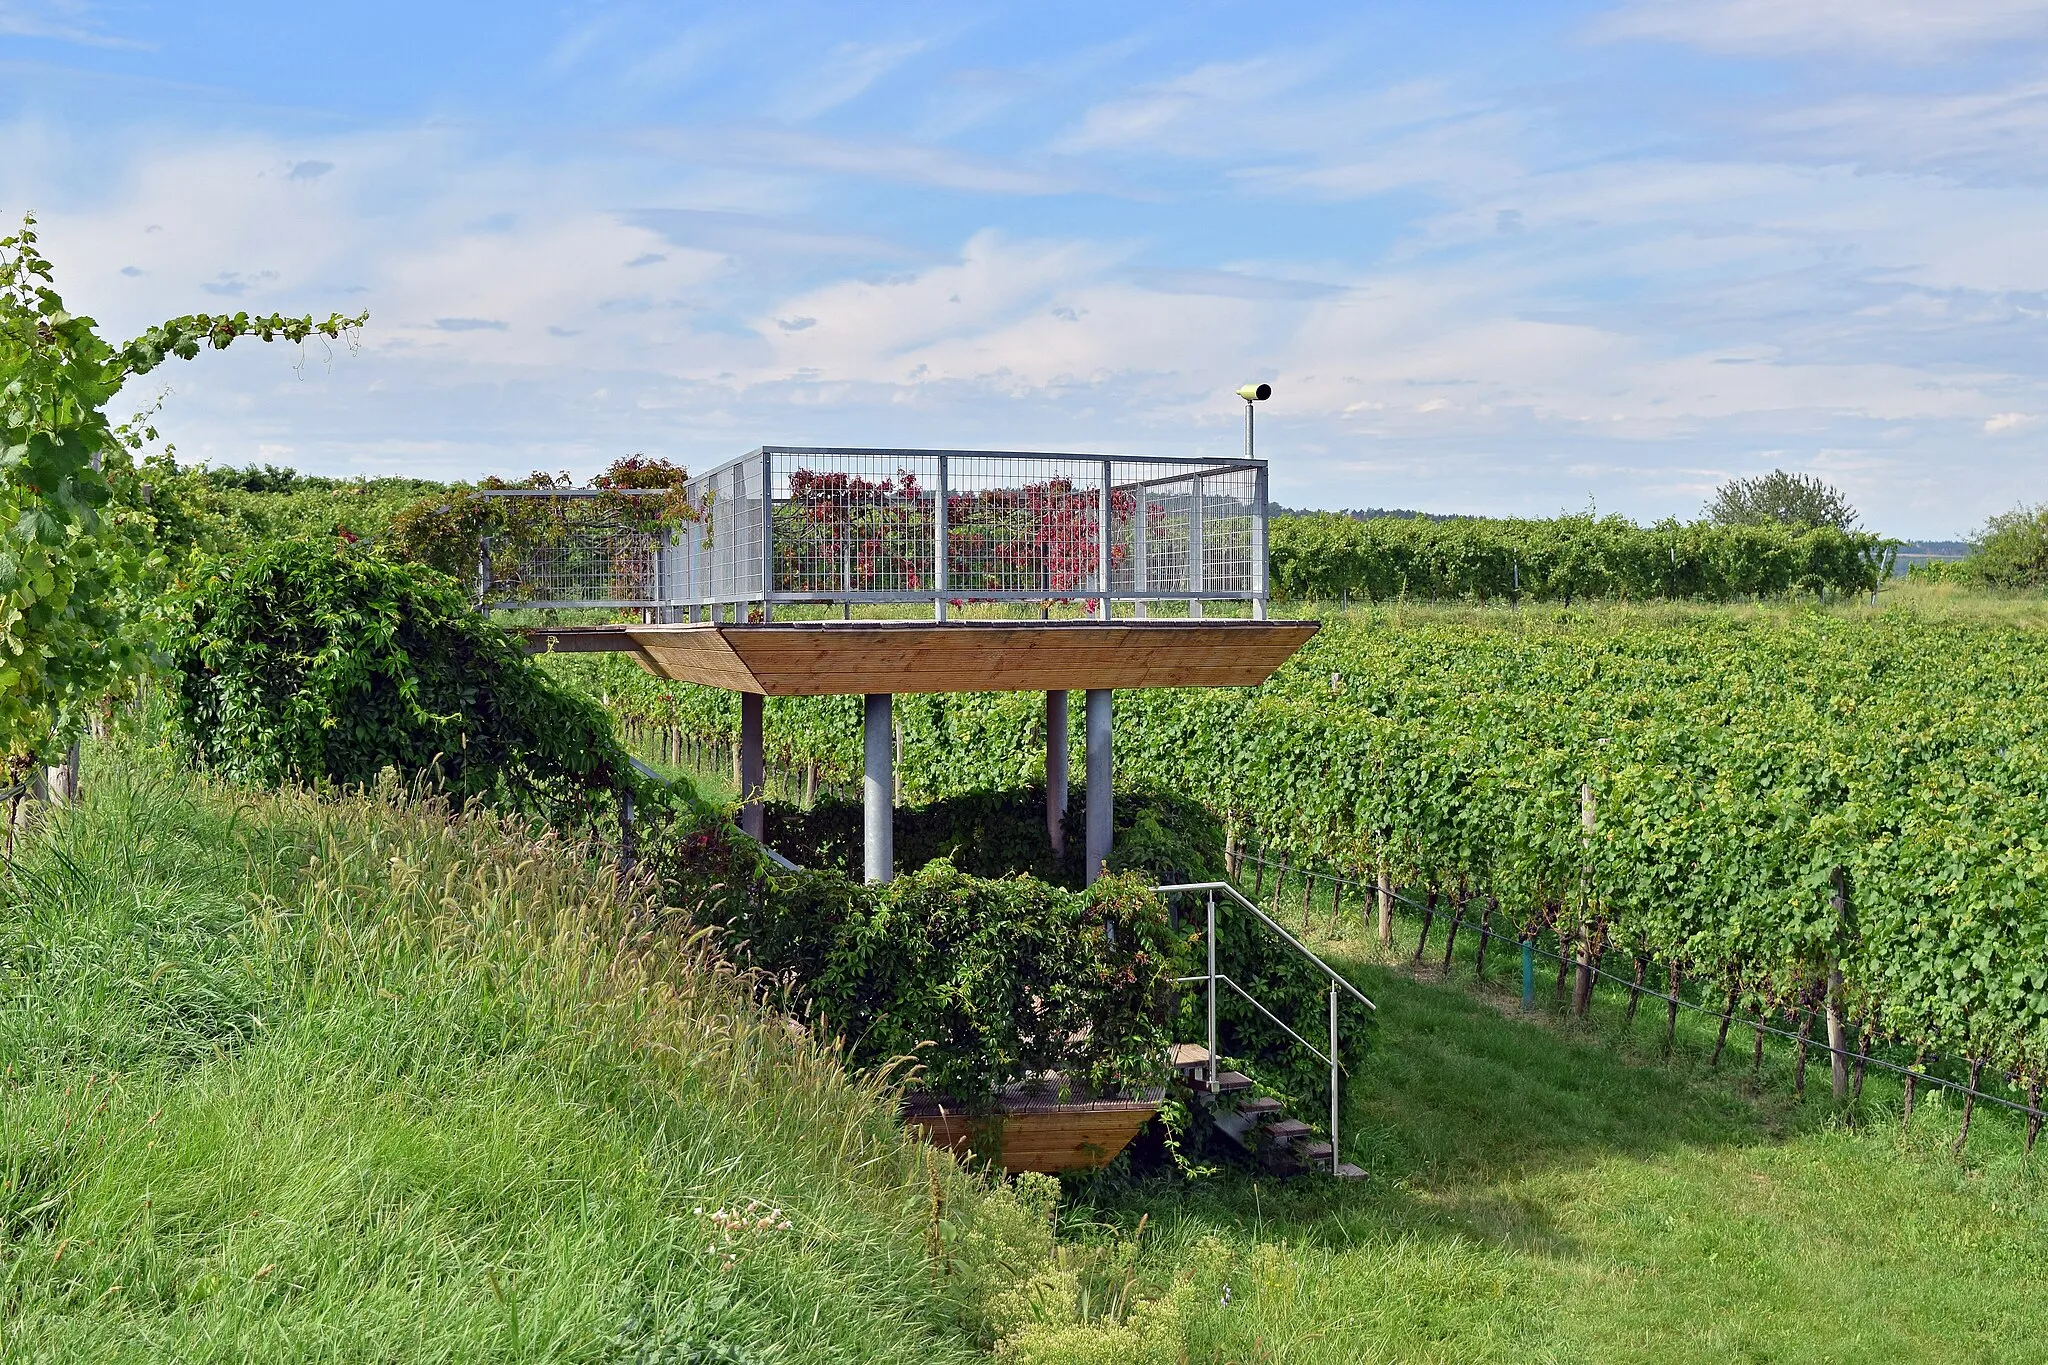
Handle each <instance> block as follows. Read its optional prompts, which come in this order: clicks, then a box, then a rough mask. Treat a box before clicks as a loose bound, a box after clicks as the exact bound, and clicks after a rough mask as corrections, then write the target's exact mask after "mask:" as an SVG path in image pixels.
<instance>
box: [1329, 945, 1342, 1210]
mask: <svg viewBox="0 0 2048 1365" xmlns="http://www.w3.org/2000/svg"><path fill="white" fill-rule="evenodd" d="M1340 1160H1341V1158H1340V1157H1338V1155H1337V987H1336V986H1335V985H1334V984H1332V985H1331V987H1330V1174H1331V1175H1335V1174H1336V1173H1337V1166H1338V1163H1339V1161H1340Z"/></svg>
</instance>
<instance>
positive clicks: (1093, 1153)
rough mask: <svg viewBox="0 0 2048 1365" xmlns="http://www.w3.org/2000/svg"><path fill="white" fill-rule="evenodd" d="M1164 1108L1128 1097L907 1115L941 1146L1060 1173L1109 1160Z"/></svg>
mask: <svg viewBox="0 0 2048 1365" xmlns="http://www.w3.org/2000/svg"><path fill="white" fill-rule="evenodd" d="M1158 1112H1159V1106H1158V1104H1157V1103H1152V1102H1132V1101H1124V1102H1117V1103H1101V1104H1074V1105H1056V1106H1055V1105H1047V1106H1044V1107H1043V1108H1042V1109H1038V1110H1035V1111H1033V1112H1027V1113H1015V1114H999V1115H994V1116H991V1117H984V1118H969V1117H966V1116H964V1115H960V1114H949V1113H933V1114H923V1113H913V1114H908V1115H905V1118H904V1121H905V1122H906V1123H908V1124H909V1125H910V1126H911V1127H913V1128H916V1129H918V1130H919V1131H920V1132H921V1133H922V1134H923V1136H924V1139H925V1141H927V1142H929V1143H931V1144H932V1145H933V1146H935V1147H945V1148H949V1149H951V1150H953V1151H956V1152H961V1153H972V1154H973V1155H976V1156H980V1157H984V1158H986V1159H987V1160H989V1161H991V1162H993V1163H994V1164H995V1165H997V1166H1000V1167H1002V1168H1003V1169H1004V1170H1006V1171H1011V1172H1016V1171H1045V1172H1048V1173H1056V1172H1059V1171H1087V1170H1098V1169H1100V1168H1101V1167H1103V1166H1107V1165H1108V1164H1109V1163H1110V1161H1111V1160H1112V1159H1113V1158H1114V1157H1115V1156H1116V1154H1117V1153H1118V1152H1121V1151H1122V1150H1123V1149H1124V1148H1126V1147H1128V1146H1129V1145H1130V1143H1131V1139H1132V1138H1134V1137H1136V1136H1137V1135H1138V1130H1139V1129H1140V1128H1143V1127H1144V1126H1145V1123H1146V1121H1147V1120H1148V1119H1150V1118H1151V1117H1152V1116H1153V1115H1154V1114H1156V1113H1158Z"/></svg>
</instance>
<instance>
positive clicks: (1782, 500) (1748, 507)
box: [1706, 469, 1858, 531]
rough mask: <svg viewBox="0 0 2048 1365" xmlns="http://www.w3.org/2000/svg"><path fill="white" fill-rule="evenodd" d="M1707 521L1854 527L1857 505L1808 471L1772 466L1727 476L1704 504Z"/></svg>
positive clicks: (1844, 528)
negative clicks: (1793, 471)
mask: <svg viewBox="0 0 2048 1365" xmlns="http://www.w3.org/2000/svg"><path fill="white" fill-rule="evenodd" d="M1706 516H1707V519H1708V520H1709V521H1713V522H1718V523H1720V524H1721V525H1723V526H1763V525H1767V524H1769V523H1771V522H1778V523H1781V524H1782V525H1786V526H1832V527H1834V528H1835V529H1836V530H1838V531H1853V530H1855V529H1856V523H1857V520H1858V517H1857V512H1856V509H1855V508H1854V507H1853V506H1851V505H1850V503H1849V500H1848V498H1846V497H1844V496H1843V495H1842V492H1841V490H1840V489H1838V488H1836V487H1834V485H1832V484H1828V483H1824V482H1822V481H1821V480H1819V479H1817V478H1815V477H1813V476H1812V475H1811V474H1787V473H1786V472H1785V471H1784V470H1782V469H1773V470H1772V471H1771V472H1770V473H1768V474H1760V475H1757V476H1755V477H1753V478H1747V479H1730V480H1729V481H1728V482H1726V483H1724V484H1722V485H1721V487H1720V490H1719V491H1718V492H1716V493H1715V494H1714V497H1713V500H1712V501H1710V502H1709V503H1708V504H1707V506H1706Z"/></svg>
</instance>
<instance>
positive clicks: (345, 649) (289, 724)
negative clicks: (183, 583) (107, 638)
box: [170, 537, 634, 821]
mask: <svg viewBox="0 0 2048 1365" xmlns="http://www.w3.org/2000/svg"><path fill="white" fill-rule="evenodd" d="M170 659H171V663H172V665H173V669H174V674H173V678H172V686H173V698H174V705H175V708H176V711H177V716H178V719H179V722H180V728H181V730H182V731H183V733H184V735H185V736H186V740H187V743H188V744H189V746H190V748H191V750H192V751H193V753H194V755H195V756H196V757H197V758H198V759H199V760H200V761H201V762H203V763H205V764H207V765H208V766H211V767H213V768H216V769H218V770H220V771H222V772H225V773H226V774H228V775H229V776H231V777H235V778H239V779H242V780H245V781H255V782H264V783H275V782H284V781H302V782H316V783H317V782H333V783H337V784H342V785H367V784H369V783H372V782H374V781H375V780H376V779H377V776H378V774H379V773H380V772H381V771H382V770H383V769H385V768H387V767H389V768H394V769H396V770H397V771H398V772H399V773H400V774H401V775H402V776H404V777H405V778H407V779H412V778H415V777H418V776H420V775H423V774H424V775H427V776H429V777H430V778H431V779H433V780H434V782H435V785H437V786H439V787H441V788H442V789H444V790H446V791H447V792H448V793H449V794H450V795H452V796H454V797H456V798H457V799H458V800H486V801H490V802H492V803H493V804H496V805H500V806H504V807H509V808H512V809H516V810H521V811H525V812H528V813H532V814H536V815H543V816H546V817H548V818H551V819H554V820H558V821H559V820H564V819H581V818H587V817H589V816H591V815H592V814H594V813H596V812H597V811H599V810H601V809H603V808H605V807H606V806H607V805H608V804H609V798H610V797H611V796H612V795H613V794H615V793H618V792H620V791H624V790H628V789H630V788H631V787H632V786H633V784H634V778H633V775H632V771H631V761H630V760H629V759H628V758H627V756H626V754H625V752H624V750H623V749H621V748H620V746H619V743H618V740H617V738H616V737H615V735H614V734H613V730H612V724H611V721H610V719H609V718H608V717H607V716H606V715H605V713H604V711H603V709H602V708H601V707H599V706H598V705H597V704H596V703H595V702H593V701H590V700H589V699H587V698H584V697H581V696H577V695H574V694H572V693H570V692H569V691H568V690H567V689H565V688H563V687H561V686H560V685H559V684H557V683H556V682H555V681H554V680H553V679H551V678H550V677H548V675H547V674H545V673H543V672H542V671H541V670H540V669H538V668H536V667H534V665H533V664H532V663H530V662H529V661H528V659H527V657H526V651H525V647H524V646H523V645H522V644H521V643H520V642H519V641H518V640H517V639H515V638H514V637H513V636H511V635H509V634H507V633H506V632H505V631H503V630H500V629H499V628H498V627H496V626H494V625H492V624H491V623H490V622H488V621H486V620H485V619H484V618H483V617H482V616H480V615H479V614H478V613H477V611H476V610H475V608H474V607H473V606H472V604H471V603H470V601H469V599H468V597H467V595H466V594H465V593H464V591H463V590H462V588H461V587H460V586H459V585H457V584H456V583H455V582H454V581H453V580H451V579H449V578H447V577H446V576H444V575H442V574H440V573H437V572H435V571H434V570H432V569H430V568H427V567H425V566H423V565H417V564H399V563H395V562H392V561H391V560H388V559H386V558H384V557H383V556H381V555H379V554H377V553H374V552H372V551H370V550H368V549H366V548H363V547H360V546H353V545H349V544H347V543H344V542H341V541H339V540H337V539H336V538H333V537H326V538H322V539H317V540H316V539H310V538H309V539H301V540H291V541H279V542H273V543H271V544H269V545H266V546H264V547H263V548H262V549H261V550H259V551H258V552H257V553H256V554H254V555H253V556H250V557H248V558H246V559H244V560H243V561H242V562H240V563H239V564H237V565H234V566H232V567H227V566H223V567H221V568H220V569H218V570H217V571H215V572H212V573H207V574H203V575H201V576H200V578H199V581H198V582H197V583H195V584H194V585H193V586H192V587H191V588H190V589H189V590H188V591H187V592H186V594H185V595H184V597H183V599H182V601H181V603H180V611H179V613H178V615H177V617H176V619H175V625H174V628H173V630H172V636H171V642H170Z"/></svg>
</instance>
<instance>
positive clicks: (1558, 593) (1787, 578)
mask: <svg viewBox="0 0 2048 1365" xmlns="http://www.w3.org/2000/svg"><path fill="white" fill-rule="evenodd" d="M1269 546H1270V554H1271V574H1272V579H1271V581H1272V584H1273V589H1274V591H1275V593H1276V594H1277V595H1279V596H1282V597H1289V598H1297V599H1301V598H1311V599H1317V600H1321V601H1338V600H1340V599H1343V598H1347V597H1348V598H1357V599H1359V600H1362V601H1384V600H1389V599H1393V598H1400V597H1406V598H1410V599H1415V598H1428V599H1440V598H1442V599H1452V600H1457V599H1467V600H1476V601H1481V602H1486V601H1514V600H1521V599H1528V600H1531V601H1543V602H1549V601H1560V602H1571V601H1574V600H1583V599H1586V598H1623V599H1628V600H1632V601H1646V600H1650V599H1653V598H1676V599H1689V600H1703V601H1714V602H1725V601H1731V600H1735V599H1738V598H1753V597H1783V596H1786V595H1789V594H1794V593H1806V594H1812V595H1815V596H1828V595H1831V594H1835V595H1839V594H1847V593H1867V592H1875V591H1876V590H1877V586H1878V584H1879V583H1881V582H1883V581H1884V579H1885V578H1886V577H1887V576H1888V575H1889V574H1890V573H1891V568H1892V559H1893V556H1894V555H1895V554H1896V550H1897V542H1895V541H1891V540H1887V539H1885V538H1884V537H1882V536H1877V535H1873V534H1871V533H1869V532H1864V531H1839V530H1836V529H1834V528H1833V527H1825V526H1824V527H1801V526H1782V525H1775V524H1773V525H1767V526H1719V525H1715V524H1713V523H1710V522H1692V523H1683V524H1682V523H1679V522H1675V521H1664V522H1659V523H1657V524H1656V525H1654V526H1638V525H1636V524H1635V523H1634V522H1632V521H1629V520H1627V519H1626V518H1624V517H1593V516H1575V517H1554V518H1550V519H1547V520H1491V519H1481V518H1476V517H1474V518H1459V519H1457V520H1453V521H1429V520H1426V519H1424V518H1420V517H1417V518H1403V517H1374V518H1371V519H1368V520H1364V521H1361V520H1358V519H1356V518H1353V517H1347V516H1342V515H1339V514H1337V513H1333V512H1318V513H1311V514H1308V515H1304V516H1286V517H1276V518H1274V520H1273V523H1272V528H1271V532H1270V540H1269Z"/></svg>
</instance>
